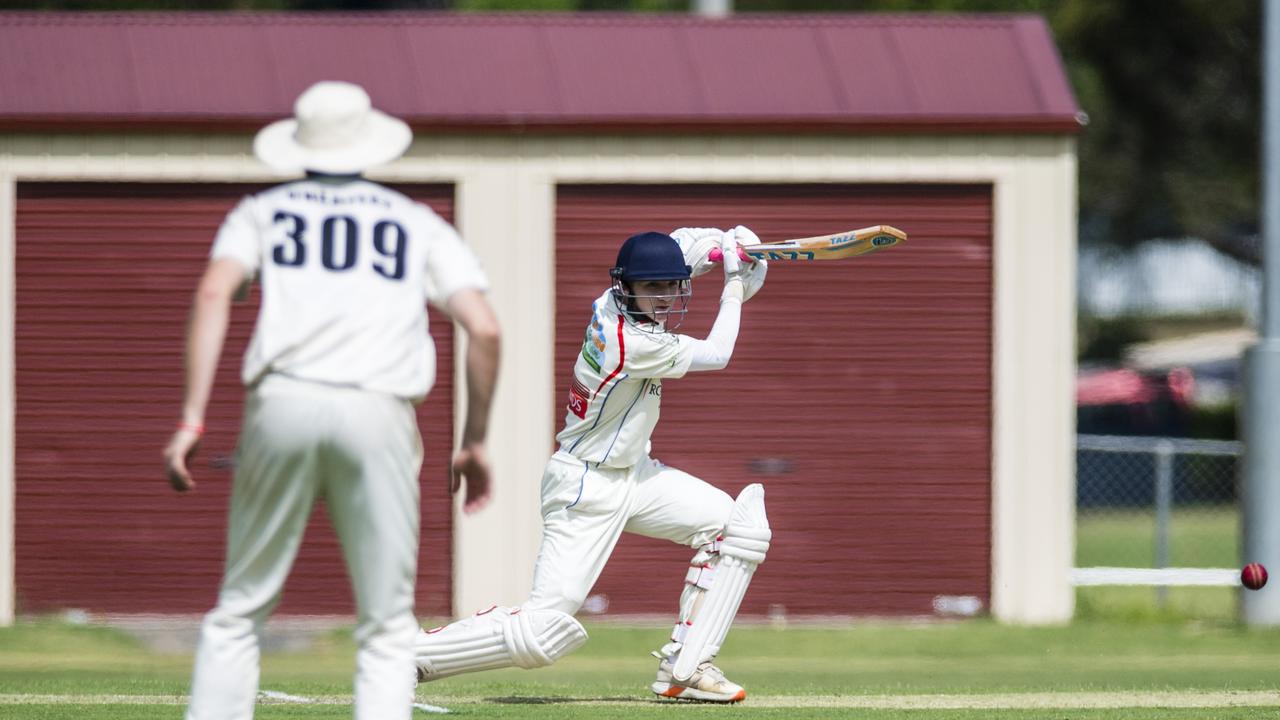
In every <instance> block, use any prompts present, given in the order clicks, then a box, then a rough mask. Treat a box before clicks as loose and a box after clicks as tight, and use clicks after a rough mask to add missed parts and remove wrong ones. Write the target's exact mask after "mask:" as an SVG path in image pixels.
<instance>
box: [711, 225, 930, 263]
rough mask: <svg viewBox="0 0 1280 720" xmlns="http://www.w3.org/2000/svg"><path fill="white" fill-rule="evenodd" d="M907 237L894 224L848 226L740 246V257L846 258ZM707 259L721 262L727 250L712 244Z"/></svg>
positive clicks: (749, 259)
mask: <svg viewBox="0 0 1280 720" xmlns="http://www.w3.org/2000/svg"><path fill="white" fill-rule="evenodd" d="M906 239H907V234H906V233H904V232H902V231H901V230H899V229H898V228H896V227H893V226H892V225H872V226H871V227H865V228H861V229H859V230H846V231H845V232H839V233H834V234H832V235H819V236H817V237H809V238H799V239H797V240H779V241H777V242H767V243H760V244H759V245H748V246H746V247H739V248H738V257H740V258H742V259H743V260H744V261H746V262H752V261H755V260H843V259H844V258H851V257H857V256H859V255H866V254H867V253H869V252H875V251H876V250H882V249H884V248H889V247H893V246H894V245H898V244H899V243H901V242H902V241H904V240H906ZM707 259H709V260H711V261H712V262H720V261H721V260H723V259H724V254H723V253H722V252H720V248H713V249H712V250H711V252H710V253H708V254H707Z"/></svg>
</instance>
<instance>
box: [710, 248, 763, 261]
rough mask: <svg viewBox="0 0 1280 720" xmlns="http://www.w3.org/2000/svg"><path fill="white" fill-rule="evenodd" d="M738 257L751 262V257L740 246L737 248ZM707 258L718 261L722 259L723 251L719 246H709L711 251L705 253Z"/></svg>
mask: <svg viewBox="0 0 1280 720" xmlns="http://www.w3.org/2000/svg"><path fill="white" fill-rule="evenodd" d="M738 257H740V258H742V261H743V262H752V257H751V256H750V255H748V254H747V251H746V250H743V249H742V248H738ZM707 259H708V260H710V261H711V262H720V261H721V260H724V253H723V252H722V251H721V250H720V248H711V252H709V253H707Z"/></svg>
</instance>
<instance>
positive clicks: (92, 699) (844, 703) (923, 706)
mask: <svg viewBox="0 0 1280 720" xmlns="http://www.w3.org/2000/svg"><path fill="white" fill-rule="evenodd" d="M268 693H270V695H268ZM442 699H444V700H446V701H448V702H449V703H451V704H465V705H488V704H493V702H494V701H493V699H492V698H490V697H480V696H456V697H450V696H446V697H444V698H442ZM538 699H539V700H540V701H543V702H545V703H546V704H548V705H556V704H566V705H567V704H572V705H575V706H576V705H624V704H625V705H631V706H633V707H634V706H635V704H636V702H637V697H633V696H620V697H617V698H600V699H582V698H576V697H568V696H566V697H563V698H561V697H547V696H543V697H539V698H538ZM260 700H264V701H266V703H268V704H272V703H280V702H290V703H302V702H305V703H312V704H316V705H350V704H351V696H350V695H324V696H316V697H313V698H312V697H302V696H297V695H289V694H287V693H281V692H275V691H264V692H263V693H261V698H260ZM186 702H187V698H186V696H183V695H24V694H8V695H0V706H5V705H184V704H186ZM644 702H645V704H659V703H662V704H668V703H671V704H674V703H673V702H672V701H660V700H657V699H654V698H650V697H645V698H644ZM414 707H415V708H417V709H419V710H422V711H424V712H430V713H448V712H450V711H449V710H448V709H447V708H443V707H439V706H437V705H428V704H426V703H414ZM740 707H743V708H751V707H758V708H822V707H828V708H847V709H864V710H871V709H892V710H998V709H1010V710H1021V709H1116V708H1227V707H1280V690H1241V691H1223V690H1210V691H1200V690H1168V691H1154V692H1130V691H1115V692H1080V693H1070V692H1044V693H1000V694H989V695H763V696H751V697H748V698H747V699H746V700H745V701H744V702H743V703H742V705H741V706H740Z"/></svg>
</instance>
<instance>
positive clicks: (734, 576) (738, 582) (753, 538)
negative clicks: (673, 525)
mask: <svg viewBox="0 0 1280 720" xmlns="http://www.w3.org/2000/svg"><path fill="white" fill-rule="evenodd" d="M772 537H773V532H772V531H771V530H770V529H769V519H768V517H766V515H765V512H764V486H763V485H760V484H758V483H757V484H753V485H748V486H747V487H745V488H743V490H742V492H741V493H739V494H738V498H737V500H735V501H734V504H733V513H732V514H731V515H730V516H729V524H728V526H726V527H725V530H724V535H723V538H722V540H721V541H720V559H719V562H718V563H717V565H716V568H715V582H713V583H711V587H710V589H708V590H706V594H705V595H704V596H703V598H702V602H701V603H700V604H699V606H698V608H697V610H696V613H695V615H694V617H693V619H692V622H691V623H690V624H689V625H688V627H687V628H686V633H685V637H684V640H683V642H682V643H681V648H680V652H679V654H678V655H677V656H676V659H675V663H674V667H673V668H672V672H671V674H672V675H674V676H675V679H676V680H681V681H683V680H688V679H689V678H690V677H692V676H693V673H694V672H695V671H696V670H697V669H698V666H699V665H700V664H702V663H703V662H705V661H707V660H710V659H712V658H714V657H715V656H716V653H718V652H720V646H721V645H722V644H724V638H725V635H726V634H728V632H729V626H731V625H732V624H733V619H734V617H736V616H737V614H738V606H739V605H741V604H742V598H743V596H744V595H746V594H747V585H748V584H750V582H751V576H752V575H754V574H755V571H756V567H757V566H758V565H759V564H760V563H762V562H764V557H765V554H766V553H768V551H769V540H770V539H772Z"/></svg>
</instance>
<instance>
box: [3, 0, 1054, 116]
mask: <svg viewBox="0 0 1280 720" xmlns="http://www.w3.org/2000/svg"><path fill="white" fill-rule="evenodd" d="M322 79H331V80H349V81H353V82H357V83H360V84H362V85H363V86H365V88H367V89H368V90H369V93H370V95H372V96H373V99H374V103H375V104H376V105H377V106H379V107H381V108H383V109H385V110H387V111H388V112H391V113H392V114H395V115H397V116H399V117H402V118H404V119H406V120H407V121H409V122H410V123H411V124H412V125H414V126H415V127H418V128H436V129H450V128H457V129H483V128H489V129H494V128H497V129H503V128H509V129H517V130H537V129H547V130H552V129H573V130H581V129H604V130H608V129H627V128H639V127H645V128H655V129H656V127H657V126H660V127H663V128H666V129H677V130H678V129H694V130H697V129H708V128H715V129H797V130H805V129H809V130H837V131H854V132H858V131H902V130H912V129H914V130H923V131H950V132H955V131H962V132H968V131H975V130H998V131H1007V132H1050V133H1062V132H1075V131H1076V130H1077V129H1078V127H1079V125H1078V122H1077V115H1078V108H1077V106H1076V102H1075V98H1074V97H1073V95H1072V92H1071V88H1070V87H1069V85H1068V83H1067V80H1066V77H1065V74H1064V72H1063V68H1062V63H1061V60H1060V59H1059V56H1058V53H1057V49H1056V48H1055V46H1054V43H1053V40H1052V38H1051V36H1050V33H1049V30H1048V28H1047V27H1046V25H1045V23H1044V21H1043V20H1042V19H1041V18H1040V17H1038V16H1034V15H936V14H915V15H868V14H850V15H751V16H747V15H738V16H733V17H730V18H726V19H707V18H700V17H694V16H683V15H681V16H675V15H656V16H655V15H618V14H606V15H600V14H591V15H564V14H543V15H505V14H497V15H495V14H469V15H460V14H448V13H376V14H375V13H367V14H333V13H323V14H319V13H316V14H292V13H291V14H273V13H253V14H249V13H77V14H63V13H0V127H8V128H11V129H12V128H23V127H30V128H45V127H50V126H55V127H77V128H79V127H89V126H96V127H129V126H139V127H240V126H250V125H253V126H256V125H258V124H261V123H263V122H266V121H269V120H273V119H277V118H280V117H284V116H287V115H289V114H291V110H292V104H293V100H294V98H295V97H296V96H297V94H298V93H299V92H301V91H302V90H303V89H304V88H305V87H307V86H308V85H310V84H311V83H312V82H315V81H317V80H322Z"/></svg>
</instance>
